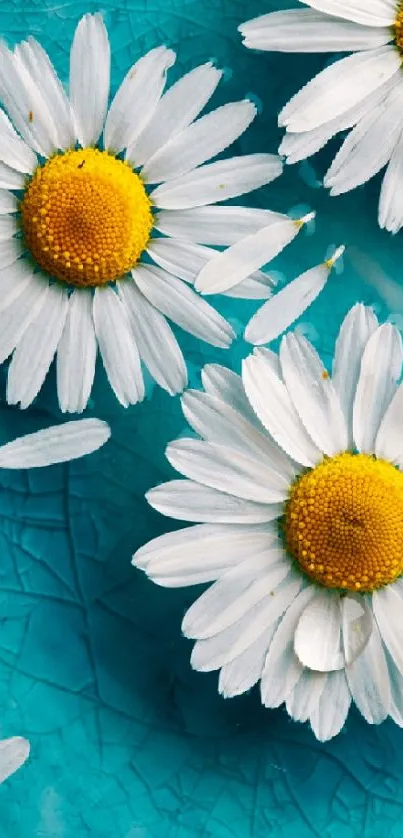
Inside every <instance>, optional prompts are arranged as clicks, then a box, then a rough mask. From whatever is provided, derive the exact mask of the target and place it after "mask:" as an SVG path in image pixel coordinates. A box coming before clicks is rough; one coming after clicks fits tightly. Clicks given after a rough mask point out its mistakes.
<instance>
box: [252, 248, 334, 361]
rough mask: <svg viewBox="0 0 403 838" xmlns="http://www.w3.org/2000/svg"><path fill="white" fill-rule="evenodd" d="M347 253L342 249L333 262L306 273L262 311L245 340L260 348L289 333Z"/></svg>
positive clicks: (254, 318)
mask: <svg viewBox="0 0 403 838" xmlns="http://www.w3.org/2000/svg"><path fill="white" fill-rule="evenodd" d="M343 252H344V247H340V248H338V250H337V251H336V253H335V255H334V256H333V257H332V259H329V260H327V261H326V262H324V263H323V264H321V265H318V266H317V267H316V268H311V269H310V270H309V271H305V273H303V274H301V276H299V277H298V278H297V279H294V280H293V282H290V283H289V284H288V285H286V286H285V288H282V289H281V291H279V292H278V293H277V294H275V295H274V296H273V297H272V298H271V299H270V300H269V301H268V302H267V303H265V304H264V305H263V306H262V307H261V308H260V309H258V311H257V312H256V314H254V315H253V317H251V319H250V320H249V323H248V325H247V327H246V329H245V340H247V341H248V343H253V344H255V346H260V345H262V344H263V343H269V341H271V340H274V339H275V338H277V337H278V336H279V335H281V334H282V332H285V330H286V329H288V327H289V326H291V324H292V323H294V321H295V320H297V319H298V317H301V314H303V313H304V311H306V309H307V308H308V307H309V306H310V305H311V304H312V303H313V302H314V300H316V297H318V296H319V294H320V292H321V291H322V290H323V288H324V287H325V285H326V282H327V280H328V277H329V274H330V271H331V269H332V267H333V265H334V264H335V262H336V261H337V258H339V257H340V256H341V255H342V253H343Z"/></svg>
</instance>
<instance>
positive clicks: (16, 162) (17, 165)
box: [0, 110, 38, 188]
mask: <svg viewBox="0 0 403 838" xmlns="http://www.w3.org/2000/svg"><path fill="white" fill-rule="evenodd" d="M0 160H2V161H3V164H4V167H5V172H7V168H8V167H10V168H11V169H15V170H16V171H17V172H21V173H23V174H30V173H31V172H33V171H34V169H35V168H36V165H37V162H38V161H37V158H36V154H35V153H34V152H33V151H32V149H31V148H30V147H29V146H28V145H27V144H26V143H25V142H24V140H22V139H21V137H19V136H18V134H17V132H16V131H15V130H14V128H13V126H12V124H11V122H10V120H9V118H8V116H6V114H5V113H4V111H2V110H0ZM0 173H1V168H0ZM19 183H21V185H23V184H24V180H23V179H22V180H21V181H19ZM12 186H14V184H13V185H12ZM15 188H18V186H16V187H15Z"/></svg>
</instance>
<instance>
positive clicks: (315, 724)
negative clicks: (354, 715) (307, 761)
mask: <svg viewBox="0 0 403 838" xmlns="http://www.w3.org/2000/svg"><path fill="white" fill-rule="evenodd" d="M350 704H351V694H350V690H349V688H348V686H347V681H346V676H345V674H344V672H330V673H329V674H328V675H327V676H326V683H325V686H324V689H323V692H322V695H321V697H320V699H319V702H318V705H317V707H316V708H315V710H314V711H313V713H311V718H310V722H311V727H312V730H313V732H314V734H315V736H316V738H317V739H319V742H327V741H328V739H332V738H333V736H337V734H338V733H340V731H341V729H342V727H343V725H344V723H345V721H346V719H347V715H348V711H349V709H350Z"/></svg>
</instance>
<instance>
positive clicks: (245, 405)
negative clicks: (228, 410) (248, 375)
mask: <svg viewBox="0 0 403 838" xmlns="http://www.w3.org/2000/svg"><path fill="white" fill-rule="evenodd" d="M201 380H202V384H203V387H204V389H205V391H206V393H208V394H209V395H210V396H213V397H214V398H217V399H220V400H221V401H224V402H226V403H227V404H228V405H229V407H232V408H233V410H236V411H237V412H238V413H240V414H241V416H243V417H244V418H245V419H247V420H248V421H249V422H250V423H251V424H252V425H255V426H256V427H257V428H258V429H259V431H262V430H263V431H264V432H265V430H264V429H263V428H262V425H261V423H260V422H259V420H258V418H257V416H256V413H255V412H254V410H253V409H252V407H251V405H250V403H249V401H248V399H247V397H246V393H245V390H244V387H243V384H242V378H241V376H240V375H237V374H236V373H235V372H233V371H232V370H229V369H228V368H227V367H222V366H221V364H206V365H205V366H204V367H203V369H202V371H201Z"/></svg>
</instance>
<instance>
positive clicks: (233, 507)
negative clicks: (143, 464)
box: [146, 480, 283, 524]
mask: <svg viewBox="0 0 403 838" xmlns="http://www.w3.org/2000/svg"><path fill="white" fill-rule="evenodd" d="M146 498H147V500H148V502H149V504H150V505H151V506H152V507H153V508H154V509H157V510H158V512H161V513H162V515H167V516H168V517H169V518H178V519H179V520H181V521H204V522H205V523H207V524H208V523H213V524H214V523H216V524H260V523H268V522H270V521H274V520H275V519H276V518H278V517H279V516H280V515H281V514H282V509H283V506H282V504H270V505H268V504H265V503H254V502H253V501H248V500H244V499H242V498H237V497H235V496H234V495H228V494H226V493H225V492H219V491H217V490H216V489H210V488H209V487H207V486H202V485H201V484H200V483H195V482H194V481H193V480H171V481H170V482H169V483H163V484H162V485H161V486H156V487H155V488H154V489H151V490H150V491H149V492H147V494H146Z"/></svg>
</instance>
